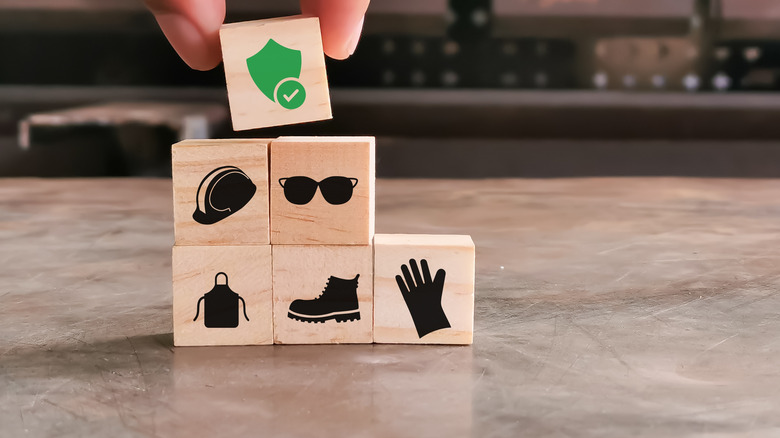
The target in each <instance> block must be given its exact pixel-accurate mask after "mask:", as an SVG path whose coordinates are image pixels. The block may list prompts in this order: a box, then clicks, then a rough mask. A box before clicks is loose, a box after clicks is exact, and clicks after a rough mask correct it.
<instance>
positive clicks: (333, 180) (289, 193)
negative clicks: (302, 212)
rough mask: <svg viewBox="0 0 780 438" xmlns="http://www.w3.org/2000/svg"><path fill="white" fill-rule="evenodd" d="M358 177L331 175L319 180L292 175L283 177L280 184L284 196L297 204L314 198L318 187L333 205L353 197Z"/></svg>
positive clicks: (305, 202) (306, 202)
mask: <svg viewBox="0 0 780 438" xmlns="http://www.w3.org/2000/svg"><path fill="white" fill-rule="evenodd" d="M357 183H358V180H357V178H347V177H346V176H331V177H328V178H325V179H324V180H322V181H320V182H317V181H314V180H313V179H311V178H309V177H308V176H292V177H290V178H281V179H280V180H279V184H280V185H281V186H282V187H284V197H285V198H287V200H288V201H290V202H291V203H293V204H295V205H304V204H308V203H309V202H310V201H311V200H312V199H314V194H315V193H317V187H319V188H320V191H321V192H322V197H323V198H325V201H327V202H328V204H331V205H341V204H346V203H347V202H349V200H350V199H352V189H354V188H355V186H356V185H357Z"/></svg>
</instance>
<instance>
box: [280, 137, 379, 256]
mask: <svg viewBox="0 0 780 438" xmlns="http://www.w3.org/2000/svg"><path fill="white" fill-rule="evenodd" d="M270 179H271V181H270V184H271V190H270V193H271V195H270V196H271V244H273V245H370V244H371V239H372V238H373V235H374V195H375V190H374V182H375V181H374V180H375V152H374V138H373V137H280V138H278V139H276V140H273V141H272V142H271V178H270Z"/></svg>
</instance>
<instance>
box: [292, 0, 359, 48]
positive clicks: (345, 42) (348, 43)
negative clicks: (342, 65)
mask: <svg viewBox="0 0 780 438" xmlns="http://www.w3.org/2000/svg"><path fill="white" fill-rule="evenodd" d="M368 2H369V0H301V12H303V13H304V14H307V15H316V16H318V17H319V18H320V28H321V30H322V46H323V49H325V54H326V55H328V56H330V57H331V58H334V59H345V58H348V57H349V56H350V55H351V54H352V53H354V52H355V49H356V48H357V44H358V40H360V34H361V33H362V31H363V17H364V16H365V15H366V9H368Z"/></svg>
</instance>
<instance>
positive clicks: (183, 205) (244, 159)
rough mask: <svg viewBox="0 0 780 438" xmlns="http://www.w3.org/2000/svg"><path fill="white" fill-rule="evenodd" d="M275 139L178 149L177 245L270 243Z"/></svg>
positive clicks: (206, 143)
mask: <svg viewBox="0 0 780 438" xmlns="http://www.w3.org/2000/svg"><path fill="white" fill-rule="evenodd" d="M269 142H270V140H263V139H256V140H237V139H233V140H185V141H183V142H180V143H176V144H175V145H173V150H172V161H173V204H174V205H173V222H174V234H175V239H176V244H177V245H267V244H268V243H269V242H270V236H269V233H268V228H269V221H268V214H269V206H268V143H269Z"/></svg>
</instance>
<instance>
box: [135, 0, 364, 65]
mask: <svg viewBox="0 0 780 438" xmlns="http://www.w3.org/2000/svg"><path fill="white" fill-rule="evenodd" d="M144 1H145V3H146V6H147V7H148V8H149V9H150V10H151V11H152V13H154V16H155V18H156V19H157V23H158V24H159V25H160V28H161V29H162V31H163V33H164V34H165V36H166V37H167V38H168V41H170V42H171V45H172V46H173V48H174V49H176V52H177V53H178V54H179V56H181V58H182V59H183V60H184V62H186V63H187V65H189V66H190V67H192V68H194V69H197V70H211V69H212V68H214V67H216V66H217V65H219V63H220V61H221V60H222V50H221V48H220V45H219V28H220V26H222V22H223V21H225V0H144ZM368 2H369V0H301V11H302V12H303V13H304V14H307V15H316V16H318V17H319V18H320V27H321V30H322V45H323V48H324V50H325V54H326V55H328V56H330V57H331V58H334V59H345V58H347V57H349V55H351V54H352V53H353V52H354V51H355V48H356V47H357V43H358V40H359V39H360V33H361V31H362V30H363V17H364V15H365V14H366V9H367V8H368Z"/></svg>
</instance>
